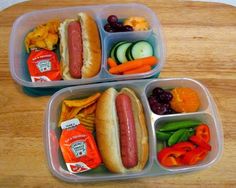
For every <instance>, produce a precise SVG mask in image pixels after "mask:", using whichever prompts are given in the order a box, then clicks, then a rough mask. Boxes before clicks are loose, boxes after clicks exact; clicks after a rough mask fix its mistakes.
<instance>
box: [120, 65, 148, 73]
mask: <svg viewBox="0 0 236 188" xmlns="http://www.w3.org/2000/svg"><path fill="white" fill-rule="evenodd" d="M151 69H152V67H151V66H150V65H145V66H143V67H139V68H137V69H132V70H129V71H125V72H123V74H138V73H144V72H148V71H150V70H151Z"/></svg>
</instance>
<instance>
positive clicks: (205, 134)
mask: <svg viewBox="0 0 236 188" xmlns="http://www.w3.org/2000/svg"><path fill="white" fill-rule="evenodd" d="M196 136H197V137H200V138H202V139H203V140H204V141H205V142H206V143H209V141H210V130H209V127H208V126H207V125H206V124H200V125H199V126H197V128H196Z"/></svg>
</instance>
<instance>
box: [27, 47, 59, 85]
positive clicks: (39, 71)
mask: <svg viewBox="0 0 236 188" xmlns="http://www.w3.org/2000/svg"><path fill="white" fill-rule="evenodd" d="M27 64H28V69H29V72H30V76H31V80H32V82H45V81H52V80H60V79H61V73H60V64H59V61H58V58H57V55H56V53H55V52H53V51H50V50H44V49H43V50H32V51H31V53H30V55H29V57H28V60H27Z"/></svg>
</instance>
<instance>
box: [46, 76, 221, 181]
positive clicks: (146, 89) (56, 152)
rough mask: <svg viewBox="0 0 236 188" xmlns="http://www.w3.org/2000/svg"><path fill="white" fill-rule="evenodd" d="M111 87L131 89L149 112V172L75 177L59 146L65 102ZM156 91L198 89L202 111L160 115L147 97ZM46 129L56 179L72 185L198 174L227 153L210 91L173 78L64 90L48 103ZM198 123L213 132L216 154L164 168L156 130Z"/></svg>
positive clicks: (99, 172) (100, 172)
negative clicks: (178, 122)
mask: <svg viewBox="0 0 236 188" xmlns="http://www.w3.org/2000/svg"><path fill="white" fill-rule="evenodd" d="M109 87H114V88H115V89H117V90H120V89H121V88H123V87H128V88H131V89H133V90H134V91H135V93H136V94H137V96H138V97H139V99H140V101H141V103H142V105H143V108H144V112H145V117H146V124H147V128H148V135H149V159H148V162H147V164H146V166H145V168H144V169H143V170H142V171H141V172H139V173H126V174H115V173H110V172H109V171H108V170H106V169H105V168H104V166H102V165H101V166H100V167H99V168H98V169H93V170H91V171H88V172H83V173H78V174H72V173H70V172H69V171H67V168H66V166H65V163H64V160H63V157H62V154H61V152H60V149H59V146H58V139H59V137H60V130H59V128H58V127H57V124H58V120H59V115H60V110H61V104H62V101H63V100H64V99H78V98H83V97H88V96H91V95H92V94H94V93H95V92H98V91H99V92H102V91H104V90H106V89H107V88H109ZM155 87H162V88H164V89H171V88H175V87H189V88H192V89H194V90H195V91H196V92H197V93H198V95H199V97H200V101H201V106H200V109H199V110H198V111H197V112H194V113H178V114H169V115H156V114H154V113H153V112H152V111H151V109H150V106H149V103H148V99H147V97H148V96H149V95H150V94H151V92H152V90H153V89H154V88H155ZM45 115H46V118H45V127H44V143H45V150H46V155H47V160H48V165H49V168H50V170H51V172H52V174H53V175H55V176H56V177H58V178H60V179H62V180H64V181H68V182H92V181H103V180H117V179H130V178H137V177H145V176H160V175H165V174H176V173H182V172H190V171H196V170H200V169H204V168H207V167H210V166H212V165H213V164H215V163H216V162H217V161H218V160H219V158H220V156H221V155H222V151H223V131H222V128H221V121H220V119H219V116H218V112H217V108H216V105H215V102H214V101H213V98H212V97H211V95H210V93H209V91H208V90H207V88H206V87H204V86H203V85H202V84H201V83H199V82H197V81H195V80H192V79H188V78H172V79H145V80H135V81H134V80H132V81H129V80H128V81H117V82H108V83H97V84H90V85H83V86H75V87H68V88H64V89H62V90H60V91H58V92H57V93H55V94H54V95H53V96H52V97H51V100H50V101H49V103H48V108H47V110H46V114H45ZM184 119H198V120H200V121H202V122H204V123H206V124H207V125H208V126H209V128H210V132H211V140H210V145H211V146H212V150H211V151H210V152H209V153H208V155H207V157H206V158H205V159H204V160H203V161H201V162H199V163H197V164H196V165H192V166H181V167H172V168H166V167H163V166H162V165H161V164H160V163H159V162H158V160H157V158H156V153H157V149H156V147H157V143H156V134H155V130H156V129H157V128H158V127H159V126H160V125H161V124H163V123H165V122H169V121H175V120H184Z"/></svg>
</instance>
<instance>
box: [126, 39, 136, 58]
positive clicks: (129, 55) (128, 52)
mask: <svg viewBox="0 0 236 188" xmlns="http://www.w3.org/2000/svg"><path fill="white" fill-rule="evenodd" d="M133 45H134V43H133V44H131V45H130V46H129V47H128V49H127V50H126V53H125V56H126V58H127V60H128V61H131V60H134V58H133V57H132V54H131V49H132V47H133Z"/></svg>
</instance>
